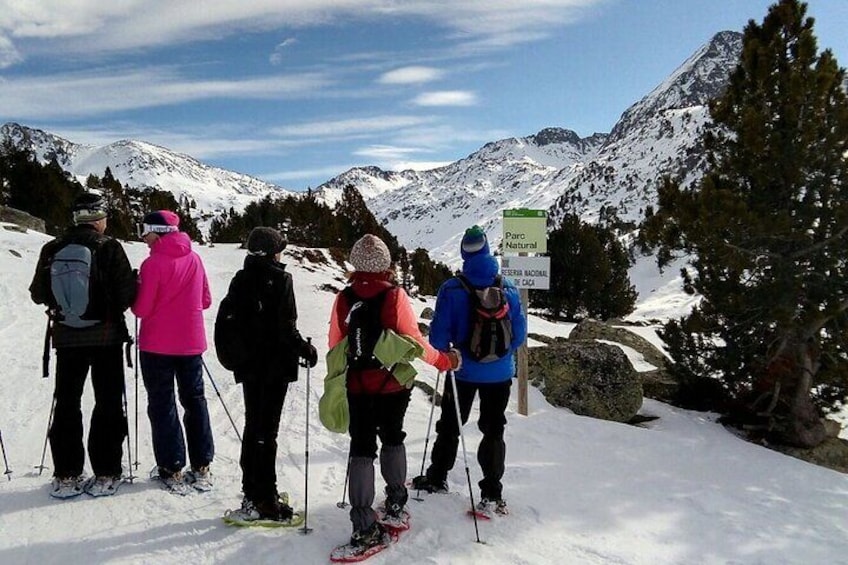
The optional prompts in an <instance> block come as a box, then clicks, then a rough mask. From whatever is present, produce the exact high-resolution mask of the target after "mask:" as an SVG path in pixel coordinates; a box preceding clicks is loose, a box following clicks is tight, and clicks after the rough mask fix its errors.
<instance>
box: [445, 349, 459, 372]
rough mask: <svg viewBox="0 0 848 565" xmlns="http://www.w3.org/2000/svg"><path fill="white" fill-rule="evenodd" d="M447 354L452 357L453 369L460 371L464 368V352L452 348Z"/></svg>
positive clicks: (449, 357)
mask: <svg viewBox="0 0 848 565" xmlns="http://www.w3.org/2000/svg"><path fill="white" fill-rule="evenodd" d="M447 356H448V359H450V364H451V366H450V368H451V371H458V370H459V369H461V368H462V354H461V353H460V352H459V350H458V349H455V348H452V349H451V350H450V351H448V352H447Z"/></svg>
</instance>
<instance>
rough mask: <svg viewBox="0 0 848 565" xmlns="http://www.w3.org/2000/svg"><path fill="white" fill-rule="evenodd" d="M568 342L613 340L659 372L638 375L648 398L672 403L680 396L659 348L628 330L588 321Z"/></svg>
mask: <svg viewBox="0 0 848 565" xmlns="http://www.w3.org/2000/svg"><path fill="white" fill-rule="evenodd" d="M568 337H569V339H577V340H581V339H591V340H596V339H600V340H604V341H613V342H615V343H620V344H621V345H625V346H627V347H629V348H631V349H633V350H634V351H636V352H637V353H639V354H640V355H642V358H643V359H644V360H645V362H646V363H650V364H651V365H653V366H654V367H656V369H654V370H652V371H641V372H639V373H638V375H639V378H640V379H641V380H642V389H643V391H644V394H645V396H647V397H648V398H653V399H654V400H661V401H663V402H673V401H674V399H675V398H676V397H677V393H678V390H679V383H678V382H677V381H676V380H675V379H674V378H672V377H671V375H670V374H669V372H668V371H667V370H666V367H665V364H666V362H667V359H668V358H667V357H666V356H665V355H664V354H663V353H662V351H660V350H659V349H657V348H656V347H655V346H654V345H653V344H652V343H651V342H649V341H648V340H647V339H645V338H643V337H642V336H640V335H637V334H635V333H633V332H631V331H629V330H627V329H625V328H619V327H615V326H611V325H609V324H606V323H604V322H599V321H597V320H591V319H586V320H583V321H582V322H580V323H579V324H577V326H575V327H574V329H573V330H571V333H570V334H569V336H568Z"/></svg>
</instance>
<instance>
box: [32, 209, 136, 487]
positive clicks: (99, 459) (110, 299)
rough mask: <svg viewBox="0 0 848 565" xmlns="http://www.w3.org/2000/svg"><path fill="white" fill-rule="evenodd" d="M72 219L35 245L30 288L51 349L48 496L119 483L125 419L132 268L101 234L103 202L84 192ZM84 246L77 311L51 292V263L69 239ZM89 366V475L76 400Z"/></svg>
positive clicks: (114, 243) (133, 289) (117, 245)
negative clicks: (48, 328)
mask: <svg viewBox="0 0 848 565" xmlns="http://www.w3.org/2000/svg"><path fill="white" fill-rule="evenodd" d="M72 211H73V219H74V225H72V226H71V227H70V228H68V230H67V231H66V232H65V233H64V234H63V235H62V236H61V237H59V238H56V239H54V240H52V241H50V242H48V243H47V244H45V245H44V247H43V248H42V249H41V254H40V256H39V258H38V265H37V267H36V269H35V276H34V277H33V280H32V284H31V285H30V288H29V290H30V295H31V297H32V300H33V302H35V303H36V304H44V305H46V306H47V307H48V315H49V316H50V318H51V323H52V341H53V347H54V348H55V349H56V389H55V392H54V402H55V406H54V412H53V420H52V425H51V426H50V430H49V438H50V450H51V453H52V455H53V466H54V474H53V490H52V491H51V493H50V494H51V496H54V497H56V498H68V497H71V496H76V495H78V494H80V493H81V492H83V490H85V491H86V492H88V493H89V494H92V495H94V496H101V495H108V494H114V492H115V490H116V489H117V487H118V485H119V484H120V482H121V473H122V468H121V459H122V456H123V455H122V451H123V449H122V444H123V440H124V437H125V436H126V434H127V432H128V430H127V421H126V416H125V415H124V411H123V402H122V400H123V394H124V368H123V358H122V355H121V346H122V344H123V343H125V342H128V341H129V340H130V337H129V332H128V331H127V326H126V322H125V320H124V312H125V311H126V309H127V308H129V306H130V305H131V304H132V303H133V300H135V293H136V275H135V273H134V271H133V270H132V268H131V267H130V262H129V260H128V259H127V255H126V253H125V252H124V248H123V247H122V246H121V244H120V243H119V242H118V241H117V240H116V239H113V238H111V237H109V236H107V235H104V232H105V231H106V221H107V220H106V217H107V210H106V203H105V202H104V200H103V199H102V197H100V196H99V195H97V194H95V193H84V194H82V195H81V196H80V197H78V198H77V199H76V200H75V201H74V203H73V206H72ZM73 244H76V245H77V246H78V247H76V249H80V250H82V252H83V253H85V249H87V250H88V251H90V257H91V259H90V269H89V270H88V276H87V277H84V278H85V279H86V280H87V281H88V292H87V297H86V293H81V296H82V297H83V300H87V308H85V311H84V312H83V313H82V314H81V316H79V317H77V318H76V319H75V320H74V319H73V318H74V317H75V316H74V315H73V314H69V313H67V312H64V311H63V309H62V306H61V305H60V303H59V302H57V297H56V296H55V295H54V291H53V284H54V280H53V279H54V277H53V275H51V267H54V268H55V267H57V266H58V265H59V264H60V263H61V262H57V261H55V257H56V255H57V253H59V252H60V251H62V250H63V249H65V248H67V247H68V246H70V245H73ZM89 369H90V370H91V384H92V387H93V388H94V401H95V404H94V410H93V411H92V415H91V427H90V430H89V434H88V454H89V458H90V461H91V469H92V472H93V473H94V477H92V478H91V479H89V480H86V479H85V478H84V477H83V464H84V459H85V450H84V448H83V441H82V438H83V426H82V412H81V409H80V402H81V398H82V393H83V387H84V385H85V379H86V376H87V375H88V371H89Z"/></svg>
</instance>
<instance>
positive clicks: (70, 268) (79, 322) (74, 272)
mask: <svg viewBox="0 0 848 565" xmlns="http://www.w3.org/2000/svg"><path fill="white" fill-rule="evenodd" d="M98 247H99V245H98V246H97V247H95V248H94V250H92V249H91V248H90V247H88V246H86V245H83V244H81V243H68V244H67V245H64V246H63V247H61V248H60V249H59V250H58V251H56V253H54V254H53V258H52V259H51V261H50V290H51V292H52V295H53V301H54V302H53V304H52V306H53V309H54V311H55V320H56V321H57V322H58V323H60V324H62V325H65V326H69V327H72V328H87V327H90V326H93V325H95V324H99V323H100V320H98V319H95V318H96V314H94V313H93V312H92V310H94V308H93V307H91V303H92V302H93V301H92V300H91V298H92V296H93V294H92V293H94V292H96V290H95V286H96V281H97V280H98V277H97V274H96V268H95V255H96V252H97V249H98Z"/></svg>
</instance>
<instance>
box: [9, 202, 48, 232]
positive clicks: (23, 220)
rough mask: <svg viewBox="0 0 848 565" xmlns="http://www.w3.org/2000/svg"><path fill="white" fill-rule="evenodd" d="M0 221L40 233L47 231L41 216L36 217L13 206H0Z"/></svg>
mask: <svg viewBox="0 0 848 565" xmlns="http://www.w3.org/2000/svg"><path fill="white" fill-rule="evenodd" d="M0 222H8V223H10V224H15V225H18V226H20V227H22V228H26V229H29V230H33V231H38V232H41V233H45V232H46V231H47V228H46V226H45V225H44V220H42V219H41V218H36V217H35V216H31V215H29V214H27V213H26V212H23V211H21V210H17V209H15V208H9V207H8V206H0Z"/></svg>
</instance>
